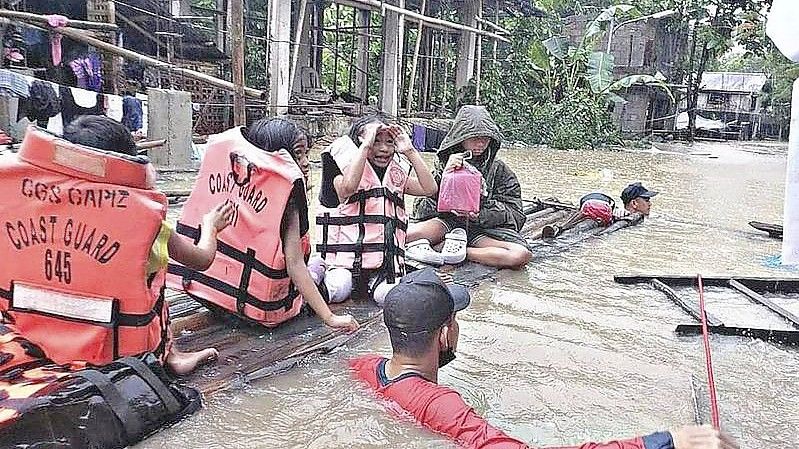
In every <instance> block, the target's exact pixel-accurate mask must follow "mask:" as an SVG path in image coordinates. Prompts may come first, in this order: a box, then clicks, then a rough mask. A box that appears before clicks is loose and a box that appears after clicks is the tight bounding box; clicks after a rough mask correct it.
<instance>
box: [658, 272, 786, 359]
mask: <svg viewBox="0 0 799 449" xmlns="http://www.w3.org/2000/svg"><path fill="white" fill-rule="evenodd" d="M702 280H704V278H702ZM707 330H708V332H710V333H711V334H718V335H727V336H734V337H748V338H755V339H758V340H764V341H767V342H770V343H779V344H785V345H791V346H794V345H797V344H799V331H789V330H779V329H759V328H754V327H734V326H708V327H707ZM674 332H676V333H678V334H680V335H702V325H701V324H680V325H679V326H677V328H676V329H675V330H674Z"/></svg>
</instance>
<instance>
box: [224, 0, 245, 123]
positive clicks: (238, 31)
mask: <svg viewBox="0 0 799 449" xmlns="http://www.w3.org/2000/svg"><path fill="white" fill-rule="evenodd" d="M243 3H244V0H230V3H229V4H228V8H230V43H231V46H232V48H231V49H230V54H231V56H232V60H231V71H232V72H233V85H234V87H233V124H234V125H235V126H246V125H247V107H246V101H245V98H244V82H245V80H244V4H243Z"/></svg>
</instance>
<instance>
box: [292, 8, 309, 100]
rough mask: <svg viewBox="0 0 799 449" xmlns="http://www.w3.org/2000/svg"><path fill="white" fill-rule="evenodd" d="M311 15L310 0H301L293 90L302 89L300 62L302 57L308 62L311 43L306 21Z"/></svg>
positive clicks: (298, 14) (293, 68)
mask: <svg viewBox="0 0 799 449" xmlns="http://www.w3.org/2000/svg"><path fill="white" fill-rule="evenodd" d="M309 17H310V14H308V0H300V7H299V8H298V9H297V26H296V31H295V32H294V50H293V51H292V53H291V73H290V74H289V77H290V78H289V79H291V88H290V91H291V92H294V91H299V90H300V89H299V87H300V79H299V76H298V73H297V64H298V62H299V61H300V60H301V59H302V61H303V63H307V59H308V44H309V43H310V39H308V37H309V34H308V31H307V30H306V28H305V22H307V21H308V20H309ZM300 55H303V56H304V59H303V58H301V57H300Z"/></svg>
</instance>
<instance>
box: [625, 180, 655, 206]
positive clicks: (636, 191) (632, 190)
mask: <svg viewBox="0 0 799 449" xmlns="http://www.w3.org/2000/svg"><path fill="white" fill-rule="evenodd" d="M657 194H658V192H655V191H653V190H647V188H646V187H644V186H643V185H641V183H640V182H634V183H632V184H630V185H628V186H627V187H625V188H624V190H622V191H621V201H622V202H623V203H624V204H627V203H629V202H630V201H632V200H634V199H636V198H652V197H653V196H655V195H657Z"/></svg>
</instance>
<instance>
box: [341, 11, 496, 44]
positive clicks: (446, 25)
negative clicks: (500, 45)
mask: <svg viewBox="0 0 799 449" xmlns="http://www.w3.org/2000/svg"><path fill="white" fill-rule="evenodd" d="M332 1H333V3H340V4H342V5H347V6H355V7H359V8H363V7H364V6H366V7H370V8H371V9H372V10H373V11H385V10H388V11H394V12H396V13H398V14H400V15H403V16H405V17H406V20H411V21H422V22H424V23H425V25H426V26H430V27H436V28H442V29H448V30H458V31H471V32H472V33H477V34H479V35H483V36H488V37H490V38H493V39H496V40H499V41H502V42H505V43H510V40H508V38H506V37H504V36H501V35H499V34H496V33H492V32H490V31H485V30H478V29H477V28H472V27H470V26H466V25H463V24H461V23H456V22H450V21H448V20H443V19H437V18H435V17H430V16H426V15H424V14H419V13H417V12H413V11H411V10H408V9H405V8H400V7H399V6H394V5H391V4H388V3H384V2H381V1H380V0H332ZM414 19H415V20H414Z"/></svg>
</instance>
